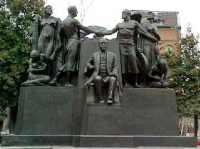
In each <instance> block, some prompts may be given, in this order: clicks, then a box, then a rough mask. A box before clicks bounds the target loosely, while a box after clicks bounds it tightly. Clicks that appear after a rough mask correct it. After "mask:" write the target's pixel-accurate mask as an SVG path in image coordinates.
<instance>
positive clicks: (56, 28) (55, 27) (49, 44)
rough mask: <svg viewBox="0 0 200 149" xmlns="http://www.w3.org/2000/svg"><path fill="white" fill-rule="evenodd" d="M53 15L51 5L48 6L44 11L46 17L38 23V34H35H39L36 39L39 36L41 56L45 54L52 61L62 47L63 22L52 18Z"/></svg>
mask: <svg viewBox="0 0 200 149" xmlns="http://www.w3.org/2000/svg"><path fill="white" fill-rule="evenodd" d="M52 13H53V11H52V7H51V6H50V5H48V6H46V7H45V9H44V17H43V18H42V19H41V20H39V21H38V23H39V24H38V29H37V30H38V33H37V32H36V33H35V34H37V35H36V38H37V36H39V39H38V47H36V48H37V49H38V51H39V53H40V54H43V55H44V56H45V58H46V59H50V60H53V59H54V58H55V55H56V52H57V51H58V50H59V49H60V47H61V39H60V29H61V20H60V19H58V18H55V17H53V16H51V15H52ZM36 27H37V26H36ZM36 42H37V39H36ZM36 44H37V43H36Z"/></svg>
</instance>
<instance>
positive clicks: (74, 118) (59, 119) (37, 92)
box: [2, 86, 84, 145]
mask: <svg viewBox="0 0 200 149" xmlns="http://www.w3.org/2000/svg"><path fill="white" fill-rule="evenodd" d="M82 90H83V89H81V88H76V87H71V88H67V87H52V86H30V87H22V88H21V90H20V97H19V104H18V113H17V122H16V127H15V132H14V134H15V135H10V136H4V137H3V142H2V143H3V145H48V144H59V145H72V143H73V140H72V139H73V137H72V136H73V135H79V134H80V128H81V117H82V116H81V115H82V107H83V106H82V105H83V100H84V94H83V93H84V92H83V91H82Z"/></svg>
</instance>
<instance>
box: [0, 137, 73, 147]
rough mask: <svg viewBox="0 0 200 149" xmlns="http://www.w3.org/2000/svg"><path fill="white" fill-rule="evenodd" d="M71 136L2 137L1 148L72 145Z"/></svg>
mask: <svg viewBox="0 0 200 149" xmlns="http://www.w3.org/2000/svg"><path fill="white" fill-rule="evenodd" d="M72 139H73V137H72V136H71V135H9V136H3V140H2V146H40V145H42V146H43V145H67V146H71V145H72Z"/></svg>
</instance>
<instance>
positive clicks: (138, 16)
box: [131, 13, 142, 23]
mask: <svg viewBox="0 0 200 149" xmlns="http://www.w3.org/2000/svg"><path fill="white" fill-rule="evenodd" d="M131 20H135V21H137V22H138V23H140V22H141V20H142V14H141V13H134V14H131Z"/></svg>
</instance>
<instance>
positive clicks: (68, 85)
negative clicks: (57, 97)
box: [65, 83, 74, 87]
mask: <svg viewBox="0 0 200 149" xmlns="http://www.w3.org/2000/svg"><path fill="white" fill-rule="evenodd" d="M65 87H74V85H73V84H71V83H66V84H65Z"/></svg>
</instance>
